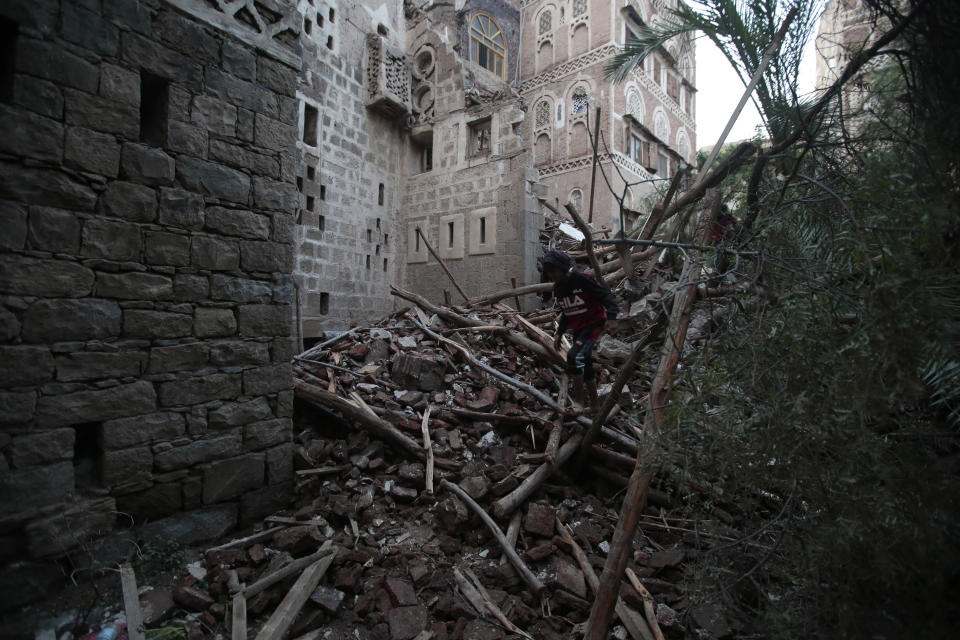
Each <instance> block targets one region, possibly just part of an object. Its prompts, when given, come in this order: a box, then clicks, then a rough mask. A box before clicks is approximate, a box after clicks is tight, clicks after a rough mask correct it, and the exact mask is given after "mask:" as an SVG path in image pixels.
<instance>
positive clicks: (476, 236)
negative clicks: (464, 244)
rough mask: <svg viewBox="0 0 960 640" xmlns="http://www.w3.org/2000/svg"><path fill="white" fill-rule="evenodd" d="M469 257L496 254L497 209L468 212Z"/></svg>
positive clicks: (487, 208)
mask: <svg viewBox="0 0 960 640" xmlns="http://www.w3.org/2000/svg"><path fill="white" fill-rule="evenodd" d="M469 217H470V246H469V247H468V250H469V252H470V255H484V254H490V253H496V252H497V208H496V207H484V208H482V209H475V210H473V211H471V212H470V214H469Z"/></svg>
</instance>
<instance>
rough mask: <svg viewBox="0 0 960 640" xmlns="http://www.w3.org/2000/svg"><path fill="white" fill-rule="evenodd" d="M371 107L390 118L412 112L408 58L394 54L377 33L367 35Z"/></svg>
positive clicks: (368, 94) (369, 103)
mask: <svg viewBox="0 0 960 640" xmlns="http://www.w3.org/2000/svg"><path fill="white" fill-rule="evenodd" d="M366 71H367V73H366V75H367V83H366V84H367V99H366V102H365V104H366V105H367V106H368V107H371V108H375V109H380V110H381V111H384V112H386V113H389V114H391V115H396V114H398V113H400V114H408V113H410V111H411V110H412V109H411V104H410V72H409V71H408V70H407V57H406V56H405V55H403V54H401V53H400V52H399V51H394V50H393V49H392V48H391V47H390V45H389V44H388V43H387V42H386V41H385V40H384V39H383V38H381V37H380V36H379V35H378V34H375V33H372V34H369V35H368V36H367V70H366Z"/></svg>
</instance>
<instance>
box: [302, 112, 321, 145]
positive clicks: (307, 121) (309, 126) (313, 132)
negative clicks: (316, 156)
mask: <svg viewBox="0 0 960 640" xmlns="http://www.w3.org/2000/svg"><path fill="white" fill-rule="evenodd" d="M317 115H318V113H317V108H316V107H314V106H313V105H309V104H304V105H303V142H304V144H308V145H310V146H311V147H315V146H317Z"/></svg>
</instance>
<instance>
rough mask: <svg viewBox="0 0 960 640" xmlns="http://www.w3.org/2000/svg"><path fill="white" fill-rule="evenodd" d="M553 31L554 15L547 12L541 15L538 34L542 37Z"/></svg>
mask: <svg viewBox="0 0 960 640" xmlns="http://www.w3.org/2000/svg"><path fill="white" fill-rule="evenodd" d="M551 29H553V14H552V13H550V11H549V10H547V11H544V12H543V13H541V14H540V20H539V21H538V31H537V33H538V34H539V35H541V36H542V35H545V34H548V33H550V30H551Z"/></svg>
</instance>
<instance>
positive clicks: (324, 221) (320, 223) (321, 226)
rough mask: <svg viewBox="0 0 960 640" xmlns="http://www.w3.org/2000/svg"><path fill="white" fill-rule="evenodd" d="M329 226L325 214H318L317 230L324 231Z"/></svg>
mask: <svg viewBox="0 0 960 640" xmlns="http://www.w3.org/2000/svg"><path fill="white" fill-rule="evenodd" d="M326 226H327V219H326V218H325V217H324V216H317V231H323V230H324V228H325V227H326Z"/></svg>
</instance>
